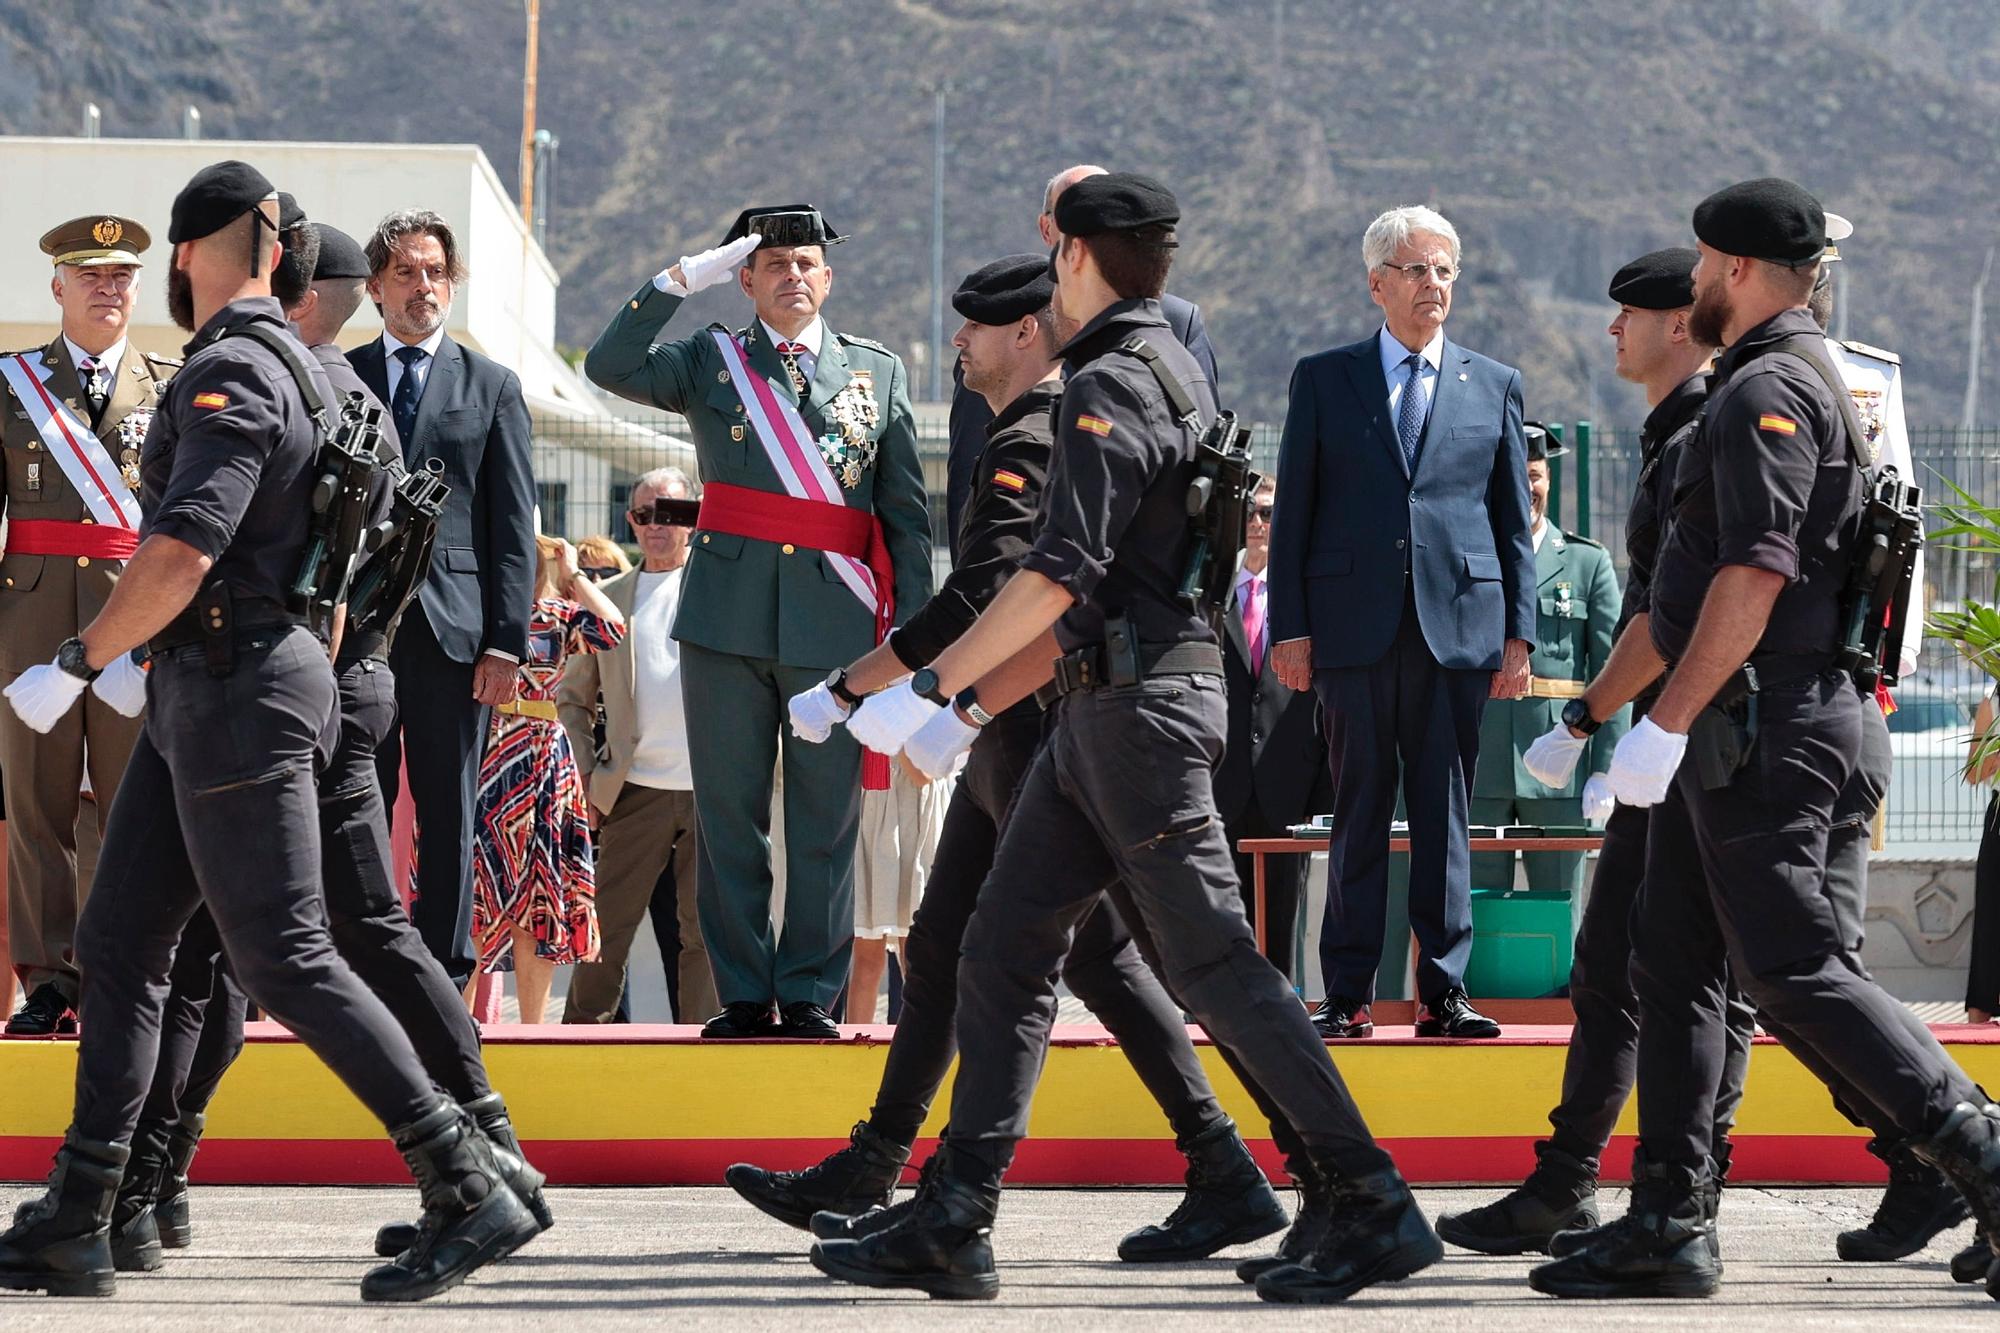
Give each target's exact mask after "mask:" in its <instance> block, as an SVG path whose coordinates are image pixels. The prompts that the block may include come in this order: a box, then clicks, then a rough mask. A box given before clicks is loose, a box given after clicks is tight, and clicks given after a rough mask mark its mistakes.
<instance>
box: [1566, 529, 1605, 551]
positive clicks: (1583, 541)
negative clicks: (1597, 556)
mask: <svg viewBox="0 0 2000 1333" xmlns="http://www.w3.org/2000/svg"><path fill="white" fill-rule="evenodd" d="M1563 540H1564V541H1569V542H1575V543H1576V544H1577V545H1578V546H1595V547H1596V548H1597V549H1598V550H1600V551H1601V550H1603V549H1604V543H1603V542H1599V541H1592V540H1591V539H1590V538H1588V537H1582V536H1579V535H1577V534H1576V533H1574V532H1568V531H1565V532H1564V533H1563Z"/></svg>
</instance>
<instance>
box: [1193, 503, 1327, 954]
mask: <svg viewBox="0 0 2000 1333" xmlns="http://www.w3.org/2000/svg"><path fill="white" fill-rule="evenodd" d="M1277 493H1278V486H1277V483H1276V482H1275V481H1274V480H1273V479H1271V478H1270V477H1266V478H1264V479H1263V480H1262V481H1261V482H1259V483H1258V484H1257V493H1256V495H1255V497H1254V498H1253V502H1252V506H1251V509H1250V529H1249V539H1248V541H1247V542H1246V543H1245V545H1244V548H1243V564H1242V566H1241V568H1239V569H1238V570H1237V571H1236V586H1235V589H1234V595H1233V596H1232V597H1231V598H1230V607H1231V612H1232V613H1231V614H1230V615H1229V616H1228V617H1227V618H1226V619H1225V620H1224V621H1223V627H1222V628H1223V635H1222V672H1223V677H1224V683H1225V684H1226V685H1227V686H1228V690H1229V735H1228V740H1227V742H1226V743H1225V744H1224V746H1223V750H1222V766H1221V767H1220V768H1218V769H1216V770H1215V805H1216V809H1217V810H1218V811H1219V812H1220V813H1221V815H1222V824H1223V831H1224V834H1225V836H1227V837H1228V839H1229V848H1230V852H1231V854H1232V855H1233V856H1234V857H1235V858H1236V875H1237V878H1238V879H1240V880H1242V881H1243V905H1244V907H1245V908H1246V909H1249V910H1250V913H1251V920H1252V921H1253V922H1254V921H1255V920H1256V912H1255V908H1254V889H1253V887H1252V886H1253V885H1254V883H1255V878H1254V874H1255V868H1254V866H1253V865H1252V864H1251V863H1252V861H1253V859H1254V858H1252V857H1250V856H1248V855H1245V854H1244V853H1242V852H1239V851H1236V844H1237V843H1238V842H1239V841H1240V840H1242V839H1244V838H1282V837H1284V836H1285V834H1286V831H1287V830H1288V829H1290V827H1291V826H1292V825H1293V824H1297V823H1299V822H1301V821H1302V820H1304V819H1306V818H1307V817H1308V816H1310V815H1313V814H1318V813H1320V812H1323V811H1327V810H1331V809H1332V808H1333V786H1332V781H1331V775H1330V774H1329V773H1328V771H1327V765H1326V738H1325V737H1323V736H1322V735H1320V730H1319V721H1318V719H1317V718H1316V717H1315V716H1314V714H1315V713H1316V712H1317V711H1318V700H1317V699H1316V698H1314V696H1313V692H1312V691H1311V690H1294V689H1292V688H1290V687H1289V686H1287V685H1286V684H1285V683H1284V682H1283V681H1281V680H1279V679H1278V674H1277V672H1275V671H1272V670H1270V668H1269V663H1268V661H1267V659H1268V658H1269V656H1270V649H1271V634H1270V589H1269V587H1268V576H1269V573H1270V570H1269V568H1268V566H1269V562H1270V556H1271V509H1272V503H1273V501H1274V499H1275V498H1276V496H1277ZM1310 865H1311V859H1310V858H1309V857H1304V856H1267V857H1265V858H1264V915H1265V922H1264V956H1265V957H1266V958H1269V959H1270V960H1271V962H1272V964H1273V965H1274V966H1275V967H1276V968H1277V969H1278V970H1279V971H1280V972H1282V973H1284V974H1285V980H1287V981H1291V980H1293V979H1294V978H1293V971H1294V968H1293V963H1294V961H1295V960H1294V957H1293V936H1294V934H1295V932H1296V929H1297V926H1298V916H1299V901H1300V899H1301V898H1302V897H1303V896H1304V890H1305V886H1306V870H1307V867H1308V866H1310Z"/></svg>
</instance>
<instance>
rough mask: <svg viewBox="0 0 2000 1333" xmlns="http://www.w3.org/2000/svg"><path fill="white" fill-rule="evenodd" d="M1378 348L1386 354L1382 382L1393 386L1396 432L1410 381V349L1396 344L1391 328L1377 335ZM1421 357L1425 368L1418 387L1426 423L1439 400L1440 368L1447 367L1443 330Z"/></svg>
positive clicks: (1391, 403) (1391, 402) (1391, 414)
mask: <svg viewBox="0 0 2000 1333" xmlns="http://www.w3.org/2000/svg"><path fill="white" fill-rule="evenodd" d="M1376 345H1377V347H1378V348H1379V349H1380V350H1381V353H1382V378H1383V379H1385V380H1387V381H1388V382H1389V421H1390V424H1391V427H1392V429H1393V427H1394V423H1395V422H1396V421H1398V420H1399V419H1400V418H1399V417H1398V416H1397V415H1396V414H1397V413H1398V412H1399V411H1401V410H1402V404H1403V386H1404V385H1405V384H1408V383H1409V381H1410V372H1409V369H1408V368H1407V367H1406V366H1404V364H1403V363H1404V362H1405V361H1407V360H1409V359H1410V349H1409V348H1407V347H1405V346H1403V344H1402V343H1400V342H1398V341H1397V340H1396V335H1395V334H1393V333H1391V332H1389V326H1388V325H1387V324H1384V325H1383V326H1382V331H1381V332H1380V333H1379V334H1377V335H1376ZM1421 355H1422V356H1423V358H1424V364H1423V369H1422V370H1421V371H1419V372H1418V374H1417V384H1418V386H1419V387H1420V388H1422V389H1423V391H1424V419H1425V420H1429V418H1430V414H1431V400H1432V399H1433V398H1435V397H1436V396H1437V377H1438V368H1439V367H1440V366H1442V365H1443V364H1444V330H1443V329H1439V330H1438V331H1437V332H1436V333H1433V334H1432V335H1431V340H1430V341H1429V342H1427V343H1425V344H1424V347H1423V351H1422V353H1421Z"/></svg>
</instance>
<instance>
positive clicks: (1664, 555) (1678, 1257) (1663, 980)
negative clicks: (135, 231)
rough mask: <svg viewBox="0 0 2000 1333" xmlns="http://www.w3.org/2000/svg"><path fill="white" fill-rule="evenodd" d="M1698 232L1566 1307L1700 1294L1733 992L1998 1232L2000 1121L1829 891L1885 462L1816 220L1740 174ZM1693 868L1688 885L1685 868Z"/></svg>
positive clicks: (1613, 780)
mask: <svg viewBox="0 0 2000 1333" xmlns="http://www.w3.org/2000/svg"><path fill="white" fill-rule="evenodd" d="M1694 231H1695V236H1696V238H1697V240H1698V241H1699V243H1700V246H1699V249H1700V254H1701V259H1700V261H1699V263H1698V264H1697V266H1696V270H1695V304H1694V309H1693V312H1692V315H1691V326H1692V328H1693V331H1694V334H1695V336H1696V337H1697V338H1699V339H1701V340H1703V341H1706V342H1712V343H1715V344H1717V345H1718V346H1722V347H1723V348H1724V351H1723V353H1722V356H1721V357H1720V359H1719V360H1718V361H1717V363H1716V382H1715V387H1714V389H1713V390H1712V392H1711V394H1710V398H1709V402H1708V405H1707V410H1706V413H1705V415H1704V417H1703V421H1702V424H1701V426H1700V428H1699V429H1698V430H1697V431H1696V433H1695V435H1694V437H1693V439H1692V440H1691V441H1690V442H1689V444H1688V446H1687V448H1686V449H1685V450H1684V451H1683V453H1682V456H1681V458H1680V461H1679V466H1678V470H1677V475H1676V478H1675V509H1674V514H1673V520H1672V524H1671V527H1670V528H1669V529H1668V532H1667V535H1666V537H1665V539H1664V542H1663V544H1662V547H1661V551H1660V557H1659V563H1658V567H1657V569H1656V571H1655V576H1654V581H1653V586H1652V592H1651V600H1650V616H1649V629H1650V636H1651V643H1652V647H1653V649H1654V653H1655V657H1654V667H1655V672H1656V673H1657V670H1658V669H1659V668H1662V667H1664V668H1666V669H1668V670H1669V673H1670V674H1669V675H1668V676H1667V680H1666V684H1665V687H1664V688H1663V690H1662V691H1661V694H1660V697H1659V700H1658V701H1657V702H1656V703H1655V704H1654V705H1653V708H1652V710H1651V711H1650V712H1649V713H1648V714H1647V716H1646V717H1645V718H1644V719H1643V720H1641V721H1640V722H1639V723H1637V724H1636V725H1635V726H1634V727H1633V728H1632V730H1631V731H1630V732H1629V733H1627V735H1626V737H1625V739H1624V740H1623V741H1621V742H1620V743H1619V746H1618V749H1617V751H1616V753H1615V754H1614V755H1613V757H1612V764H1611V769H1610V772H1609V774H1608V778H1609V782H1610V786H1611V789H1612V793H1613V795H1614V796H1615V797H1616V798H1617V799H1618V800H1619V801H1621V802H1625V803H1628V804H1632V805H1636V806H1641V807H1652V820H1651V828H1650V836H1649V839H1648V846H1647V872H1646V885H1645V890H1644V893H1643V895H1642V898H1641V902H1640V907H1639V913H1640V915H1639V917H1638V919H1637V921H1636V922H1635V925H1634V943H1635V951H1634V960H1633V982H1634V987H1635V989H1636V990H1637V992H1638V996H1639V1004H1640V1028H1639V1059H1638V1096H1639V1136H1640V1151H1639V1155H1638V1158H1637V1160H1636V1163H1635V1168H1634V1169H1635V1179H1634V1187H1633V1194H1632V1204H1631V1208H1630V1211H1629V1212H1628V1213H1627V1214H1626V1216H1625V1217H1624V1218H1623V1219H1622V1220H1621V1221H1620V1222H1618V1223H1616V1224H1614V1225H1612V1226H1609V1227H1605V1228H1602V1229H1600V1231H1599V1232H1598V1233H1596V1235H1595V1237H1594V1238H1593V1239H1592V1241H1591V1242H1590V1243H1589V1244H1588V1245H1586V1247H1585V1248H1583V1249H1582V1250H1580V1251H1578V1252H1576V1253H1573V1254H1570V1255H1569V1256H1567V1257H1566V1258H1563V1259H1560V1260H1558V1261H1556V1262H1555V1263H1552V1264H1548V1265H1545V1266H1543V1267H1542V1268H1538V1269H1536V1270H1535V1271H1534V1272H1533V1273H1531V1274H1530V1281H1531V1283H1532V1284H1533V1285H1534V1286H1535V1288H1536V1289H1537V1290H1540V1291H1545V1292H1549V1293H1552V1294H1555V1295H1562V1296H1610V1295H1657V1296H1683V1297H1685V1296H1704V1295H1707V1294H1709V1293H1711V1292H1713V1291H1714V1290H1715V1288H1716V1286H1717V1284H1718V1282H1719V1280H1720V1271H1721V1270H1720V1263H1719V1259H1718V1254H1719V1248H1718V1247H1717V1244H1716V1240H1715V1231H1714V1214H1713V1195H1712V1190H1713V1176H1712V1162H1711V1150H1712V1137H1711V1136H1712V1126H1713V1120H1714V1113H1713V1103H1714V1099H1715V1095H1716V1094H1715V1089H1716V1086H1717V1079H1716V1070H1717V1068H1718V1066H1719V1065H1720V1063H1721V1056H1722V1051H1723V1049H1724V1041H1723V1036H1722V1032H1723V1026H1724V1019H1723V996H1724V989H1725V985H1726V980H1725V977H1726V976H1728V977H1733V978H1734V979H1735V981H1736V982H1737V983H1738V984H1740V985H1741V986H1742V987H1743V989H1744V990H1745V991H1746V992H1747V993H1748V995H1749V997H1750V999H1751V1001H1752V1002H1753V1003H1754V1004H1755V1005H1756V1007H1757V1011H1758V1013H1759V1015H1760V1016H1761V1017H1762V1019H1763V1021H1764V1024H1765V1026H1766V1027H1767V1028H1768V1029H1769V1030H1770V1031H1771V1032H1772V1033H1773V1035H1775V1036H1777V1037H1778V1039H1779V1040H1780V1041H1782V1042H1783V1043H1784V1044H1785V1046H1786V1048H1787V1049H1788V1050H1790V1051H1792V1052H1793V1053H1794V1054H1795V1055H1796V1056H1797V1057H1798V1059H1799V1060H1800V1061H1801V1063H1803V1064H1805V1065H1806V1067H1807V1068H1809V1069H1811V1070H1812V1071H1813V1072H1814V1073H1815V1074H1817V1075H1819V1077H1820V1078H1821V1079H1822V1080H1823V1081H1825V1082H1827V1083H1828V1084H1829V1086H1831V1087H1833V1088H1834V1090H1835V1093H1836V1097H1837V1099H1838V1100H1839V1101H1840V1102H1841V1103H1842V1104H1843V1105H1844V1106H1846V1107H1848V1108H1850V1109H1851V1110H1853V1111H1854V1113H1855V1114H1856V1115H1858V1116H1859V1117H1860V1118H1862V1119H1864V1120H1865V1121H1866V1122H1867V1123H1868V1124H1869V1125H1870V1126H1871V1127H1872V1128H1874V1129H1875V1130H1876V1132H1877V1134H1878V1135H1884V1134H1894V1135H1896V1136H1897V1137H1898V1138H1900V1139H1901V1140H1904V1141H1907V1142H1908V1143H1909V1145H1910V1147H1911V1149H1912V1151H1914V1152H1915V1153H1916V1154H1917V1155H1918V1156H1920V1157H1922V1158H1924V1159H1925V1160H1927V1161H1930V1162H1932V1163H1933V1164H1934V1165H1936V1166H1938V1167H1939V1168H1940V1169H1941V1170H1943V1172H1944V1173H1945V1175H1946V1176H1947V1178H1949V1179H1950V1180H1951V1181H1952V1183H1953V1184H1954V1185H1956V1186H1957V1187H1958V1189H1959V1190H1960V1192H1961V1193H1962V1194H1964V1195H1965V1197H1966V1200H1967V1203H1968V1204H1969V1205H1970V1207H1971V1209H1972V1211H1973V1213H1974V1215H1975V1216H1976V1217H1978V1218H1979V1220H1980V1221H1981V1222H1982V1223H1983V1224H1984V1225H1985V1227H1986V1234H1987V1236H1988V1237H1989V1239H1990V1238H1993V1237H1995V1236H2000V1226H1996V1223H2000V1108H1995V1107H1991V1106H1988V1105H1987V1103H1986V1098H1985V1095H1984V1094H1983V1093H1982V1092H1981V1091H1980V1089H1979V1088H1978V1087H1977V1086H1976V1085H1974V1084H1973V1082H1972V1081H1971V1080H1970V1079H1969V1078H1967V1077H1966V1076H1965V1074H1964V1072H1963V1071H1961V1070H1960V1069H1959V1068H1958V1067H1957V1065H1955V1064H1954V1063H1953V1062H1952V1060H1951V1058H1950V1057H1949V1056H1948V1055H1946V1054H1945V1052H1944V1050H1943V1049H1942V1048H1941V1047H1940V1046H1939V1045H1938V1043H1937V1040H1936V1038H1935V1037H1934V1036H1933V1035H1932V1034H1931V1033H1930V1031H1929V1030H1928V1029H1927V1028H1925V1027H1924V1026H1923V1025H1922V1024H1921V1023H1919V1022H1917V1021H1916V1020H1915V1019H1914V1017H1913V1016H1912V1015H1911V1014H1910V1013H1909V1011H1908V1010H1907V1009H1906V1008H1905V1007H1904V1006H1903V1005H1901V1004H1900V1003H1898V1002H1897V1001H1895V1000H1893V999H1892V998H1890V997H1889V996H1888V995H1887V994H1886V993H1885V992H1884V991H1883V990H1882V989H1881V987H1880V986H1878V985H1876V984H1875V982H1874V981H1873V980H1872V979H1870V978H1869V977H1868V975H1867V973H1866V972H1865V971H1863V970H1862V968H1861V967H1860V964H1859V960H1858V959H1857V958H1856V957H1855V956H1854V955H1853V953H1852V952H1851V951H1850V949H1849V948H1848V944H1847V941H1846V939H1845V938H1844V934H1843V930H1842V922H1841V913H1839V912H1837V911H1836V910H1835V909H1834V907H1833V905H1832V901H1831V897H1832V895H1831V892H1830V890H1829V885H1828V852H1829V846H1828V844H1829V833H1830V830H1831V827H1832V825H1833V823H1834V816H1835V812H1836V810H1837V809H1838V807H1839V803H1840V801H1841V799H1842V796H1843V793H1844V792H1845V791H1846V789H1847V788H1848V785H1849V783H1850V781H1852V780H1853V778H1854V775H1855V774H1856V772H1857V769H1858V756H1859V754H1860V751H1861V748H1862V747H1861V737H1862V728H1863V717H1862V710H1863V709H1864V708H1866V707H1872V706H1873V704H1872V702H1871V701H1868V700H1865V699H1863V698H1862V696H1861V694H1860V693H1859V691H1858V690H1857V688H1856V686H1855V682H1854V680H1853V678H1852V677H1851V676H1849V675H1848V674H1847V673H1845V672H1843V671H1841V670H1839V669H1837V668H1836V667H1835V666H1834V659H1835V652H1836V649H1837V648H1838V647H1839V645H1840V641H1841V636H1842V634H1843V632H1844V631H1843V626H1842V625H1841V623H1840V621H1841V612H1842V609H1843V608H1842V603H1843V600H1844V599H1843V591H1844V588H1845V585H1846V581H1847V577H1848V572H1849V565H1850V563H1851V561H1852V560H1853V558H1854V556H1855V554H1856V548H1857V539H1858V535H1859V532H1860V520H1861V515H1862V511H1863V508H1864V495H1865V486H1866V484H1867V482H1868V481H1869V480H1870V478H1871V475H1872V473H1873V471H1874V466H1875V453H1874V450H1873V449H1872V448H1871V447H1870V445H1869V442H1868V440H1867V439H1866V436H1865V434H1864V432H1863V430H1862V429H1861V427H1860V425H1859V423H1858V422H1857V421H1856V420H1854V414H1853V410H1852V403H1851V401H1850V400H1849V399H1848V397H1847V394H1846V392H1845V390H1844V386H1842V384H1841V382H1840V380H1839V378H1838V375H1837V374H1836V372H1835V371H1834V370H1833V368H1832V366H1831V365H1829V364H1828V363H1827V361H1826V353H1825V344H1824V341H1823V339H1822V336H1821V334H1820V330H1819V327H1818V326H1817V325H1816V324H1815V323H1814V322H1813V319H1812V316H1811V315H1810V314H1809V313H1808V312H1807V310H1806V301H1807V298H1808V297H1809V296H1810V294H1811V291H1812V287H1813V279H1814V274H1815V270H1816V269H1817V268H1818V265H1819V263H1820V259H1821V254H1822V252H1823V251H1824V250H1825V248H1826V244H1827V235H1826V218H1825V214H1824V212H1823V210H1822V209H1821V207H1820V204H1819V201H1818V200H1816V199H1814V198H1813V197H1812V195H1811V194H1809V193H1807V192H1806V191H1805V190H1804V189H1802V188H1801V187H1799V186H1798V185H1796V184H1794V183H1792V182H1790V181H1786V180H1778V179H1764V180H1756V181H1747V182H1744V183H1742V184H1739V185H1734V186H1730V187H1729V188H1727V189H1724V190H1721V191H1718V192H1717V193H1716V194H1713V195H1711V196H1709V198H1707V199H1706V200H1704V201H1703V202H1702V204H1701V206H1700V207H1699V208H1697V209H1696V210H1695V215H1694ZM1690 854H1692V855H1693V856H1695V857H1698V860H1699V864H1700V867H1701V869H1702V870H1703V871H1704V872H1705V873H1704V874H1702V875H1700V876H1694V875H1690V874H1688V873H1686V871H1685V869H1683V868H1681V867H1678V866H1676V864H1675V862H1676V861H1677V860H1678V861H1681V862H1685V861H1686V860H1687V859H1688V857H1689V856H1690Z"/></svg>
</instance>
